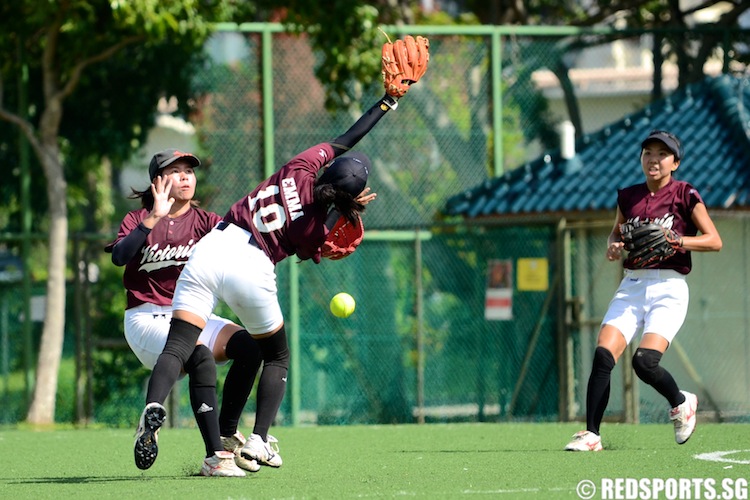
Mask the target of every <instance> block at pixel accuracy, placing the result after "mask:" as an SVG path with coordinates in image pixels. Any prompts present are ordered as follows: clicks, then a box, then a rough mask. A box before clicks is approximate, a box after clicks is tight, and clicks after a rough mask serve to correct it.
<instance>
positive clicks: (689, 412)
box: [669, 391, 698, 444]
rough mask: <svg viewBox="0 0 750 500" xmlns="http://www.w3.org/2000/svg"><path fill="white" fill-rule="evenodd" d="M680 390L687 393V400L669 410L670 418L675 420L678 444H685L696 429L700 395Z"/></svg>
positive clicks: (675, 436) (675, 438)
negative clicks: (696, 413) (696, 412)
mask: <svg viewBox="0 0 750 500" xmlns="http://www.w3.org/2000/svg"><path fill="white" fill-rule="evenodd" d="M680 392H681V393H683V394H684V395H685V402H684V403H682V404H681V405H680V406H678V407H676V408H672V409H671V410H669V420H671V421H672V422H674V440H675V441H677V444H685V443H687V440H688V439H690V436H692V435H693V432H694V431H695V424H696V418H695V411H696V410H697V409H698V396H696V395H695V394H693V393H690V392H686V391H680Z"/></svg>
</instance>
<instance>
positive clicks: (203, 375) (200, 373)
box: [185, 345, 216, 387]
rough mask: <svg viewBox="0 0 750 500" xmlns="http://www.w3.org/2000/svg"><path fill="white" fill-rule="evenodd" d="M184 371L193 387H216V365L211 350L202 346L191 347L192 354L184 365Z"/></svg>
mask: <svg viewBox="0 0 750 500" xmlns="http://www.w3.org/2000/svg"><path fill="white" fill-rule="evenodd" d="M185 371H186V372H187V373H188V375H189V376H190V385H191V386H193V387H207V386H208V387H211V386H215V385H216V363H214V357H213V354H212V353H211V350H210V349H209V348H208V347H206V346H204V345H197V346H194V347H193V353H192V354H191V355H190V357H189V358H188V360H187V362H186V363H185Z"/></svg>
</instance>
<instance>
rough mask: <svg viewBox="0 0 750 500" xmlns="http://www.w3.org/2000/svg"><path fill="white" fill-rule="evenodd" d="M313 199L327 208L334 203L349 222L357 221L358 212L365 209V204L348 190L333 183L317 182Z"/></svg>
mask: <svg viewBox="0 0 750 500" xmlns="http://www.w3.org/2000/svg"><path fill="white" fill-rule="evenodd" d="M313 200H315V203H317V204H319V205H322V206H324V207H325V208H328V207H330V206H331V205H333V206H334V207H336V210H338V212H339V213H340V214H341V215H343V216H344V217H346V218H347V219H348V220H349V222H351V223H355V222H357V214H360V213H362V212H364V211H365V206H364V205H363V204H361V203H360V202H358V201H357V200H355V199H354V196H352V195H351V194H350V193H348V192H347V191H344V190H343V189H337V188H336V186H335V185H333V184H317V185H316V186H315V187H314V188H313Z"/></svg>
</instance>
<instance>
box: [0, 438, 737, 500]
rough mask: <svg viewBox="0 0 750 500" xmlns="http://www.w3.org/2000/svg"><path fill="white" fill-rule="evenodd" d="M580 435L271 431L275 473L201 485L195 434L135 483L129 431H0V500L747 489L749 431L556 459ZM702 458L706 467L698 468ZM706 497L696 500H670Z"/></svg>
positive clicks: (171, 443) (622, 442)
mask: <svg viewBox="0 0 750 500" xmlns="http://www.w3.org/2000/svg"><path fill="white" fill-rule="evenodd" d="M577 430H580V424H550V423H538V424H534V423H528V424H527V423H523V424H516V423H492V424H428V425H421V426H420V425H398V426H338V427H301V428H287V427H281V428H274V429H273V430H272V433H273V434H274V435H275V436H276V437H277V438H278V439H279V442H280V454H281V456H282V458H283V459H284V465H283V466H282V467H281V468H280V469H272V468H268V467H264V468H262V469H261V471H260V472H257V473H249V474H248V477H245V478H205V477H200V476H199V475H198V472H199V470H200V464H201V462H202V457H203V445H202V441H201V439H200V434H199V433H198V431H197V430H195V429H168V428H164V429H162V431H161V434H160V451H159V457H158V459H157V460H156V463H155V464H154V465H153V466H152V467H151V468H150V469H149V470H147V471H141V470H139V469H137V468H136V467H135V465H134V463H133V431H132V430H122V429H118V430H108V429H96V430H88V429H84V430H54V431H32V430H18V429H14V428H13V429H11V428H7V429H2V430H0V449H2V450H3V453H2V459H0V460H1V462H0V465H1V466H0V475H2V478H1V479H0V498H3V499H6V498H7V499H47V498H49V499H63V498H81V499H88V498H91V499H94V498H96V499H98V498H117V499H123V500H124V499H131V498H138V499H143V498H148V499H157V500H161V499H171V498H186V499H188V498H196V499H244V498H248V499H249V498H258V499H266V498H268V499H271V498H279V499H303V498H320V499H329V498H330V499H338V498H393V497H406V498H413V497H417V498H457V497H463V498H502V499H513V498H579V495H578V492H577V490H576V487H577V485H578V484H579V483H580V482H581V481H591V482H592V483H593V485H594V486H596V487H597V491H596V492H595V493H594V496H592V497H591V498H605V497H606V496H603V495H610V497H611V494H612V491H614V493H616V494H620V495H621V496H620V498H642V497H643V496H642V495H641V496H630V497H627V494H628V490H627V489H625V488H626V486H625V483H624V482H625V481H626V480H629V481H630V484H629V486H628V487H630V488H631V490H632V488H633V487H634V483H633V481H634V480H638V481H643V480H647V481H648V483H645V484H647V485H649V487H651V486H650V485H652V484H653V485H657V487H658V484H659V481H662V480H663V481H665V484H668V483H667V482H668V481H671V483H669V484H671V486H672V487H675V485H676V484H678V483H677V482H678V481H680V480H682V487H683V490H684V488H685V487H686V486H687V485H688V483H689V487H690V488H695V487H696V486H695V485H696V484H698V483H699V486H698V487H699V488H703V487H704V486H703V485H704V484H705V483H706V482H713V483H715V485H716V490H717V492H718V493H719V494H723V493H725V492H724V491H723V490H721V488H722V481H724V480H728V481H729V482H726V483H725V484H728V485H731V486H732V488H736V490H733V493H732V494H733V495H735V493H741V491H740V490H741V489H742V482H743V481H745V480H746V479H747V478H750V425H748V424H699V426H698V430H697V431H696V433H695V434H694V435H693V437H692V438H691V439H690V441H689V442H688V443H686V444H684V445H682V446H678V445H676V444H675V442H674V435H673V432H672V428H671V425H669V424H648V425H646V424H644V425H625V424H606V423H605V424H604V426H603V428H602V432H603V434H602V436H603V444H604V451H602V452H597V453H572V452H564V451H562V449H563V447H564V446H565V444H566V443H567V441H568V440H569V438H570V437H571V435H572V434H573V433H574V432H575V431H577ZM248 432H249V431H248ZM717 452H732V453H730V454H724V455H721V454H719V455H716V453H717ZM704 453H713V454H715V455H713V456H714V457H715V458H714V460H700V459H698V458H695V455H698V454H704ZM718 456H721V457H722V460H724V461H716V457H718ZM727 460H731V461H727ZM617 480H619V481H620V484H621V488H622V489H621V490H612V491H610V492H606V491H605V492H604V493H602V491H600V490H601V486H602V485H603V483H602V481H610V483H608V484H614V482H615V481H617ZM745 483H746V481H745ZM641 485H642V483H638V484H637V485H636V486H638V487H640V486H641ZM649 491H651V490H649ZM618 492H619V493H618ZM630 493H633V492H632V491H631V492H630ZM636 493H637V491H636ZM678 493H679V492H678ZM683 493H684V491H683ZM709 493H710V492H709ZM669 494H670V492H668V491H663V492H662V493H661V495H660V496H654V497H653V498H669V496H668V495H669ZM639 495H640V494H639ZM707 497H708V494H707V493H706V491H705V490H702V491H701V496H696V495H695V491H693V492H692V493H690V496H685V494H679V495H678V496H676V497H672V498H707ZM717 498H722V497H720V496H717ZM723 498H729V497H728V496H724V497H723ZM733 498H739V496H737V495H735V496H734V497H733ZM745 498H747V496H745Z"/></svg>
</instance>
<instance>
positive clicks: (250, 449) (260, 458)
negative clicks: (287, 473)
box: [240, 434, 282, 467]
mask: <svg viewBox="0 0 750 500" xmlns="http://www.w3.org/2000/svg"><path fill="white" fill-rule="evenodd" d="M278 443H279V440H278V439H276V438H275V437H273V436H271V435H270V434H269V435H268V441H267V442H263V438H262V437H260V436H259V435H258V434H251V435H250V439H248V440H247V441H246V442H245V446H243V447H242V451H241V452H240V453H241V454H242V456H243V457H244V458H246V459H248V460H255V461H257V462H258V463H259V464H260V465H268V466H270V467H281V464H282V460H281V456H280V455H279V444H278Z"/></svg>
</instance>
